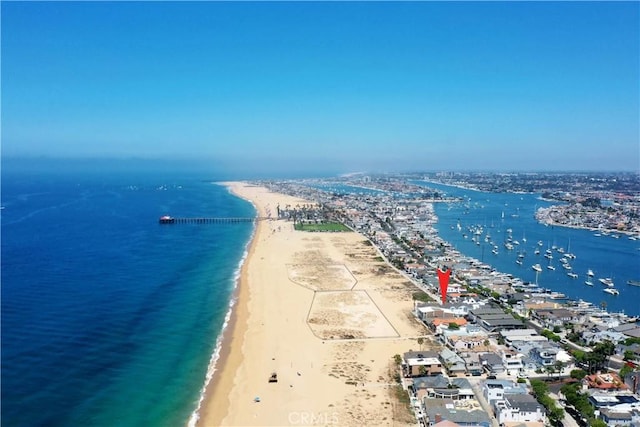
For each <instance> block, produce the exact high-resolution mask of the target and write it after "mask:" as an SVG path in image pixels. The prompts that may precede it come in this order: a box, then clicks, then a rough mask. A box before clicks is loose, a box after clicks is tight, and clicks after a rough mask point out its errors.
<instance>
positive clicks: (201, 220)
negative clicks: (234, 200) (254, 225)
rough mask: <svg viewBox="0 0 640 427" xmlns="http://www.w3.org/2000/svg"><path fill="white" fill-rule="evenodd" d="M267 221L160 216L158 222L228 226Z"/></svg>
mask: <svg viewBox="0 0 640 427" xmlns="http://www.w3.org/2000/svg"><path fill="white" fill-rule="evenodd" d="M264 219H268V218H266V217H253V218H249V217H238V218H207V217H200V218H176V217H172V216H162V217H160V219H159V220H158V222H159V223H160V224H230V223H239V222H254V221H262V220H264Z"/></svg>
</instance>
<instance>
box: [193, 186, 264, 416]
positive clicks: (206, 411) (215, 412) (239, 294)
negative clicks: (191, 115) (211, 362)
mask: <svg viewBox="0 0 640 427" xmlns="http://www.w3.org/2000/svg"><path fill="white" fill-rule="evenodd" d="M218 184H219V185H223V186H225V187H226V188H227V190H229V192H231V193H232V194H233V195H235V196H236V197H239V198H241V199H243V200H246V201H248V202H249V203H251V204H252V205H253V206H254V208H255V210H256V216H257V217H260V216H262V214H263V212H261V211H260V210H259V207H258V206H256V204H255V203H253V201H251V200H249V199H246V198H245V197H243V196H241V195H240V194H238V193H237V192H235V191H234V190H233V185H234V184H236V183H233V182H220V183H218ZM260 227H261V221H256V225H255V228H254V231H253V234H252V235H251V240H250V241H249V242H248V245H247V250H246V257H245V258H244V260H243V261H242V265H241V266H240V274H239V277H238V278H237V285H236V288H235V289H234V292H233V295H232V296H231V301H233V300H235V304H234V305H233V306H232V307H231V315H230V318H229V323H228V324H227V327H226V328H224V330H223V331H222V335H221V339H220V343H221V346H220V353H219V356H218V360H217V361H216V362H215V366H214V371H213V373H212V375H211V379H210V380H209V381H208V383H207V384H206V385H205V389H204V393H203V395H202V398H201V401H200V404H199V407H198V408H197V409H196V411H195V412H194V413H193V414H192V416H191V419H190V420H189V422H188V426H189V427H196V426H203V425H211V426H218V425H221V423H222V420H223V419H224V417H225V416H226V411H224V412H223V411H221V410H220V408H219V407H216V408H213V409H211V408H210V406H211V405H208V404H207V402H209V401H210V400H211V399H212V398H213V396H214V395H215V394H216V392H224V391H228V390H230V389H231V387H232V385H233V378H232V377H230V376H229V375H224V372H225V371H226V372H230V371H231V372H235V371H236V370H237V369H238V367H239V365H240V362H241V359H240V357H237V355H236V353H237V352H239V351H240V349H241V348H242V343H243V341H244V335H245V333H246V330H247V318H248V300H249V298H250V295H249V289H248V284H247V269H248V268H249V267H248V266H249V262H250V260H251V257H252V254H253V253H254V251H255V246H256V244H257V240H258V236H259V235H260V231H261V228H260ZM227 407H228V405H227ZM194 415H195V417H194ZM204 420H207V424H203V422H204ZM209 423H211V424H209Z"/></svg>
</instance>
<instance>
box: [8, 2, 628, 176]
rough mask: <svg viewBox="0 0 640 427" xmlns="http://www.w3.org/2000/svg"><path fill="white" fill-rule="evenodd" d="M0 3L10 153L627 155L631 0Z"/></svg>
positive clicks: (408, 160)
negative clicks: (609, 0) (556, 0)
mask: <svg viewBox="0 0 640 427" xmlns="http://www.w3.org/2000/svg"><path fill="white" fill-rule="evenodd" d="M1 7H2V63H1V66H2V154H3V156H5V157H10V156H51V157H83V158H84V157H110V158H129V157H139V158H170V159H190V158H196V159H200V160H202V159H211V160H212V161H213V160H215V161H217V162H223V163H225V164H227V165H236V166H237V167H239V168H241V167H245V168H249V169H250V170H253V169H254V168H262V169H264V170H274V171H276V170H285V169H287V168H307V167H308V168H309V169H314V168H315V169H320V168H323V167H325V168H327V169H331V170H335V171H343V172H347V171H358V170H368V171H405V170H434V169H435V170H440V169H458V170H459V169H474V170H477V169H481V170H549V169H551V170H560V169H568V170H636V171H637V170H639V169H640V136H639V132H640V118H639V117H640V107H639V103H640V86H639V85H640V83H639V82H640V46H639V44H640V33H639V25H640V24H639V23H640V7H639V3H638V2H621V3H607V2H602V3H596V2H585V3H578V2H559V3H550V2H532V3H520V2H497V3H488V2H470V3H462V2H443V3H435V2H407V3H381V2H380V3H378V2H376V3H369V2H355V3H342V2H324V3H305V2H282V3H248V2H194V3H186V4H184V3H170V2H169V3H167V2H162V3H157V2H115V3H99V2H80V3H71V2H44V3H33V2H2V3H1ZM242 165H243V166H242Z"/></svg>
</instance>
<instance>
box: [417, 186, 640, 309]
mask: <svg viewBox="0 0 640 427" xmlns="http://www.w3.org/2000/svg"><path fill="white" fill-rule="evenodd" d="M414 183H415V184H419V185H422V186H427V187H430V188H434V189H436V190H440V191H441V192H442V193H444V194H446V195H449V196H453V197H462V198H463V199H464V200H465V202H461V203H436V204H435V206H434V209H435V213H436V215H437V216H438V223H437V224H436V229H437V230H438V234H439V235H440V237H442V238H443V239H444V240H446V241H448V242H449V243H451V244H452V245H453V246H454V247H455V248H456V249H457V250H459V251H460V252H461V253H463V254H465V255H468V256H471V257H474V258H476V259H478V260H481V261H483V262H485V263H487V264H489V265H491V266H492V267H494V268H495V269H496V270H498V271H501V272H504V273H510V274H513V275H514V276H515V277H518V278H520V279H522V280H523V281H527V282H531V283H536V282H537V283H538V285H539V286H540V287H543V288H547V289H551V290H552V291H556V292H561V293H563V294H565V295H566V296H567V297H568V298H570V299H573V300H579V299H582V300H584V301H588V302H591V303H593V304H595V305H596V306H599V307H604V308H606V309H607V310H608V311H615V312H624V313H625V314H628V315H630V316H640V287H637V286H630V285H627V283H626V282H627V281H628V280H640V240H631V239H629V236H627V235H625V234H621V233H610V234H609V235H605V234H604V233H598V232H595V231H590V230H584V229H576V228H568V227H561V226H545V225H543V224H540V223H538V221H537V220H536V219H535V217H534V214H535V212H536V210H537V209H538V208H539V207H547V206H551V205H552V204H553V203H552V202H549V201H545V200H542V199H541V197H540V194H513V193H487V192H482V191H474V190H467V189H462V188H458V187H452V186H447V185H441V184H434V183H430V182H423V181H414ZM458 225H459V227H458ZM480 229H482V233H481V234H479V238H478V239H476V240H478V241H479V244H478V243H476V242H474V241H472V237H473V236H474V235H473V232H471V230H475V231H477V230H480ZM509 230H511V231H510V232H509ZM509 234H510V235H511V239H512V241H514V242H515V241H517V242H518V244H517V245H514V248H513V249H512V250H507V249H506V248H505V245H504V243H505V241H507V240H508V238H509ZM465 235H466V237H465ZM487 235H489V238H488V239H487ZM487 240H489V241H487ZM538 242H540V244H539V243H538ZM494 245H495V246H497V247H498V248H497V252H498V254H497V255H495V254H494V253H493V252H492V250H493V249H494ZM536 249H538V250H539V251H540V253H539V254H537V255H536V254H535V251H536ZM548 249H549V250H551V252H552V257H553V258H552V259H551V260H549V259H547V258H545V257H544V255H545V253H546V251H547V250H548ZM561 251H564V253H572V254H574V255H575V259H572V260H570V261H569V263H568V264H569V266H570V267H571V270H566V269H565V268H563V267H562V263H561V262H560V259H561V258H564V256H563V253H562V252H561ZM520 254H522V258H521V259H522V264H521V265H520V264H517V263H516V261H517V260H518V259H519V255H520ZM534 264H540V266H541V268H542V271H541V272H540V273H537V274H536V272H535V271H534V270H533V269H532V266H533V265H534ZM548 265H552V267H554V268H555V270H550V269H548V268H547V266H548ZM590 269H591V270H592V271H593V273H594V277H593V278H592V279H591V281H592V283H593V286H588V285H586V284H585V282H586V281H587V280H588V279H589V277H588V276H587V272H588V271H589V270H590ZM570 272H573V273H575V274H577V277H576V278H571V277H569V276H568V273H570ZM600 278H611V279H612V280H613V282H614V283H615V289H617V290H618V291H619V293H620V294H619V295H617V296H616V295H611V294H608V293H605V292H603V289H605V286H604V285H603V284H601V283H600V282H599V280H598V279H600Z"/></svg>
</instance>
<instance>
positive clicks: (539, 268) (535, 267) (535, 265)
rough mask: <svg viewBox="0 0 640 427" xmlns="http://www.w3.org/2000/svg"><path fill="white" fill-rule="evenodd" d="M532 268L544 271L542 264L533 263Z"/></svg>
mask: <svg viewBox="0 0 640 427" xmlns="http://www.w3.org/2000/svg"><path fill="white" fill-rule="evenodd" d="M531 268H532V269H534V270H535V271H537V272H538V273H540V272H541V271H542V267H540V264H533V265H532V266H531Z"/></svg>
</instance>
